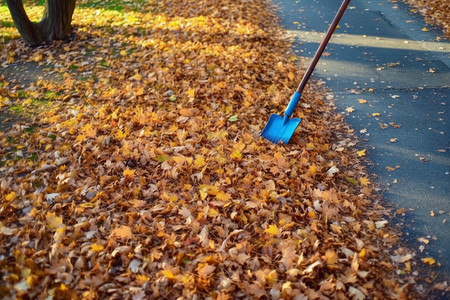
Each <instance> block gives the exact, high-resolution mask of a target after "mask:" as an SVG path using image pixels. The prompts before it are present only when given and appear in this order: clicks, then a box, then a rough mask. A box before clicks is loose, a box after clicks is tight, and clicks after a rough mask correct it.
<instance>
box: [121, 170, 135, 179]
mask: <svg viewBox="0 0 450 300" xmlns="http://www.w3.org/2000/svg"><path fill="white" fill-rule="evenodd" d="M134 172H136V170H130V169H128V168H126V169H125V170H124V171H123V176H125V177H130V178H134Z"/></svg>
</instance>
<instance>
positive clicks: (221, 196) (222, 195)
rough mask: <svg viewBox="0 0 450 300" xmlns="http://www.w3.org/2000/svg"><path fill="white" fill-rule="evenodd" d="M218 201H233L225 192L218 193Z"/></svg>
mask: <svg viewBox="0 0 450 300" xmlns="http://www.w3.org/2000/svg"><path fill="white" fill-rule="evenodd" d="M216 199H217V200H219V201H225V202H226V201H228V200H230V199H231V195H230V194H228V193H224V192H222V191H220V192H218V193H217V195H216Z"/></svg>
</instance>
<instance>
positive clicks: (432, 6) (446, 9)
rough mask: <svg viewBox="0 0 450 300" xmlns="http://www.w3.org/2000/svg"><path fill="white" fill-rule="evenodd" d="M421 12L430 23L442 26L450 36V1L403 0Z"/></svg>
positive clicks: (414, 9)
mask: <svg viewBox="0 0 450 300" xmlns="http://www.w3.org/2000/svg"><path fill="white" fill-rule="evenodd" d="M403 1H404V2H406V3H408V4H409V5H411V6H413V7H414V8H413V9H412V10H411V11H413V12H419V13H421V14H422V15H423V16H424V17H425V21H426V22H427V23H429V24H433V25H438V26H441V27H442V29H443V31H444V33H445V35H446V36H447V37H450V2H449V1H448V0H403Z"/></svg>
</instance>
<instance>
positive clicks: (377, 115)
mask: <svg viewBox="0 0 450 300" xmlns="http://www.w3.org/2000/svg"><path fill="white" fill-rule="evenodd" d="M372 116H374V117H379V116H381V114H380V113H373V114H372Z"/></svg>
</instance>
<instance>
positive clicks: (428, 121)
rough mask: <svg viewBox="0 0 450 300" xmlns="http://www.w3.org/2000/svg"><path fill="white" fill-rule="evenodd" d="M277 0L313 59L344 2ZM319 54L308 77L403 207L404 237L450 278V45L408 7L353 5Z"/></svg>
mask: <svg viewBox="0 0 450 300" xmlns="http://www.w3.org/2000/svg"><path fill="white" fill-rule="evenodd" d="M275 2H276V3H277V4H278V5H279V6H280V8H281V10H280V16H281V17H282V18H283V21H282V25H283V26H284V27H285V28H286V29H288V30H289V31H291V32H292V33H293V34H294V35H295V36H296V37H297V39H296V42H295V45H294V48H295V49H296V51H297V52H299V54H300V55H303V56H307V57H312V56H313V55H314V53H315V50H316V49H317V46H318V43H319V42H320V41H321V39H322V37H323V33H324V32H325V31H326V30H327V28H328V24H329V23H330V22H331V21H332V19H333V17H334V15H335V13H336V11H337V9H338V7H339V5H340V3H341V1H339V0H300V1H287V0H283V1H282V0H277V1H275ZM423 28H426V30H425V29H423ZM427 30H428V31H427ZM439 36H441V40H440V41H438V40H437V37H439ZM325 52H326V53H327V54H326V55H327V56H324V57H322V58H321V60H320V61H319V63H318V65H317V67H316V70H315V72H314V73H313V77H315V78H316V79H317V78H320V79H322V80H324V81H326V83H327V86H328V87H329V88H331V89H332V90H333V92H334V95H335V97H336V99H338V100H339V101H338V103H337V106H338V108H339V110H340V111H341V112H343V113H345V114H348V116H347V117H346V119H347V122H349V123H350V124H351V125H352V126H353V128H354V129H355V131H356V132H357V133H358V135H359V137H360V139H361V141H362V143H361V145H360V147H361V149H363V148H366V149H367V154H368V156H369V158H370V159H371V161H372V162H373V166H372V168H370V171H371V172H373V173H374V174H376V175H377V179H376V180H377V181H378V182H379V183H380V184H381V187H382V189H383V195H384V198H385V200H387V201H388V202H390V203H392V204H393V206H394V207H395V208H396V209H400V208H405V209H406V210H407V211H406V215H405V217H401V218H400V221H402V222H403V224H404V225H405V226H404V227H403V231H404V233H405V235H404V241H405V242H407V243H408V244H410V245H412V246H414V247H416V249H419V247H420V246H421V245H422V246H424V250H423V252H422V253H420V256H421V257H428V256H431V257H433V258H434V259H436V261H438V262H439V263H440V264H441V265H442V266H441V267H440V268H438V269H436V270H437V271H440V272H442V273H443V274H447V276H448V274H450V174H449V173H450V120H449V114H450V43H449V41H448V40H445V39H444V38H442V32H441V31H440V30H439V29H436V28H433V27H431V26H429V25H426V24H425V23H424V22H423V19H422V17H421V16H420V15H418V14H414V13H412V12H410V8H409V7H407V6H406V5H404V4H401V3H399V4H394V3H392V2H389V1H386V0H376V1H375V0H374V1H370V0H369V1H368V0H353V1H352V2H351V3H350V6H349V8H348V10H347V11H346V13H345V14H344V17H343V18H342V19H341V22H340V28H338V29H337V30H336V32H335V34H334V36H333V38H332V39H331V41H330V43H329V45H328V47H327V49H326V50H325ZM359 99H364V100H366V101H367V102H366V103H360V102H359ZM363 102H364V101H363ZM349 107H351V108H353V109H354V111H353V112H351V113H347V111H346V109H347V108H349ZM378 114H379V115H378ZM300 126H301V125H300ZM431 214H434V216H431ZM418 238H424V239H426V240H429V244H424V243H421V242H419V241H418ZM419 252H420V251H419Z"/></svg>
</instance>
